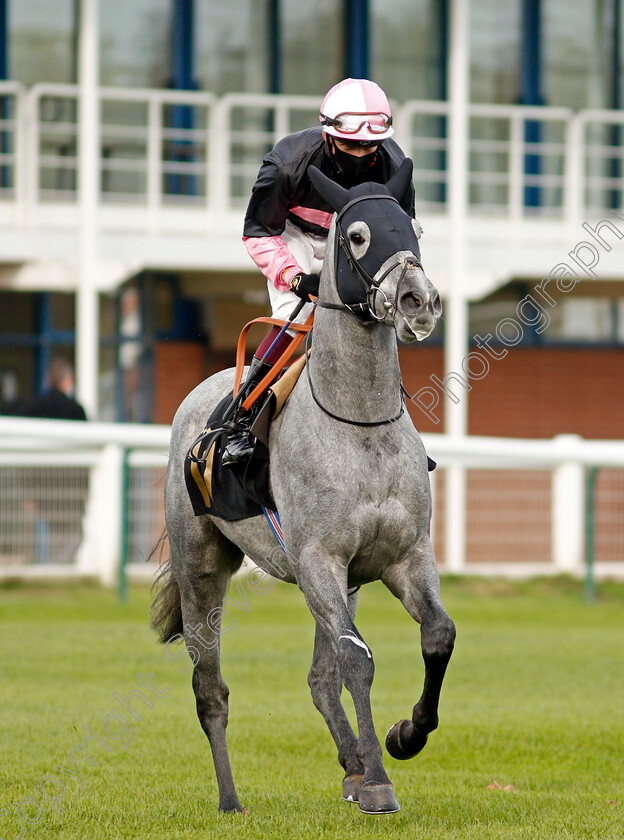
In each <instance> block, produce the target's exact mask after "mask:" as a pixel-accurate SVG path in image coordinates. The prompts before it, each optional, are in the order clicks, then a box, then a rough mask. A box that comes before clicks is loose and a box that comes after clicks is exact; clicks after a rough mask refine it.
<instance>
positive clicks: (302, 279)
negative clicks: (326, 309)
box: [290, 274, 321, 302]
mask: <svg viewBox="0 0 624 840" xmlns="http://www.w3.org/2000/svg"><path fill="white" fill-rule="evenodd" d="M320 279H321V278H320V277H319V275H318V274H295V276H294V277H293V278H292V280H291V281H290V291H291V292H294V293H295V294H296V295H297V297H300V298H301V300H305V301H306V302H308V301H310V299H311V298H310V296H311V295H313V296H314V297H318V293H319V282H320Z"/></svg>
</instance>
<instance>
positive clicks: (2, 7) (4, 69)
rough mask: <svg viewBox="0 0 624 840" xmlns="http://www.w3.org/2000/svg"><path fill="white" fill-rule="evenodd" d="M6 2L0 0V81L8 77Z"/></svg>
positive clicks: (5, 0)
mask: <svg viewBox="0 0 624 840" xmlns="http://www.w3.org/2000/svg"><path fill="white" fill-rule="evenodd" d="M7 6H8V0H0V79H8V77H9V42H8V26H7Z"/></svg>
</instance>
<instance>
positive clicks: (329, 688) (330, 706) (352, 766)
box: [308, 592, 364, 802]
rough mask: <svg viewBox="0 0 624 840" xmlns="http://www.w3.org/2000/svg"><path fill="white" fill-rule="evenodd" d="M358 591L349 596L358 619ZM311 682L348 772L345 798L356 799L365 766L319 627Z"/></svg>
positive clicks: (332, 656) (333, 658) (328, 647)
mask: <svg viewBox="0 0 624 840" xmlns="http://www.w3.org/2000/svg"><path fill="white" fill-rule="evenodd" d="M356 605H357V593H355V592H354V593H353V594H351V595H349V598H348V609H349V615H350V616H351V619H352V620H353V619H354V618H355V609H356ZM308 684H309V686H310V690H311V692H312V700H313V701H314V705H315V706H316V708H317V709H318V710H319V712H320V713H321V714H322V715H323V718H324V719H325V723H326V724H327V727H328V729H329V731H330V732H331V735H332V738H333V739H334V741H335V742H336V746H337V747H338V761H339V762H340V764H341V765H342V767H343V768H344V771H345V777H344V779H343V781H342V798H343V799H346V800H348V801H350V802H357V801H358V796H359V792H360V787H361V786H362V782H363V781H364V767H363V766H362V764H361V762H360V759H359V758H358V754H357V748H358V740H357V737H356V735H355V732H354V731H353V728H352V726H351V724H350V722H349V718H348V717H347V715H346V712H345V710H344V708H343V705H342V703H341V701H340V693H341V689H342V681H341V679H340V673H339V670H338V661H337V659H336V655H335V651H334V649H333V647H332V644H331V642H330V640H329V639H328V638H327V636H326V635H325V633H324V632H323V631H322V630H321V627H320V625H318V624H317V626H316V635H315V637H314V657H313V660H312V667H311V668H310V673H309V674H308Z"/></svg>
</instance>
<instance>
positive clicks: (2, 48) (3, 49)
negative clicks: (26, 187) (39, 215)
mask: <svg viewBox="0 0 624 840" xmlns="http://www.w3.org/2000/svg"><path fill="white" fill-rule="evenodd" d="M7 5H8V0H0V79H8V77H9V42H8V27H7ZM9 116H10V106H9V99H8V98H7V99H4V98H3V99H2V100H0V118H1V119H3V120H6V119H8V118H9ZM10 148H11V146H10V139H9V135H8V133H7V132H6V131H3V132H2V133H1V134H0V152H1V153H2V154H3V155H4V154H6V153H7V152H8V151H10ZM11 175H12V173H11V169H10V167H8V166H2V167H0V187H2V188H3V189H6V188H7V187H10V186H11V184H12V178H11Z"/></svg>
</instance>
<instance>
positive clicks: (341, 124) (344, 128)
mask: <svg viewBox="0 0 624 840" xmlns="http://www.w3.org/2000/svg"><path fill="white" fill-rule="evenodd" d="M321 117H322V118H323V119H322V120H321V124H322V125H331V126H332V127H333V128H335V129H336V131H339V132H340V133H341V134H357V132H358V131H360V129H361V128H362V126H364V125H366V126H368V130H369V131H370V132H371V133H372V134H383V133H384V132H386V131H387V130H388V129H389V128H390V126H391V125H392V117H389V116H388V115H387V114H368V113H366V112H364V113H358V112H355V113H351V114H347V113H344V114H337V115H336V116H335V117H333V118H332V117H327V116H325V114H321Z"/></svg>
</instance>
